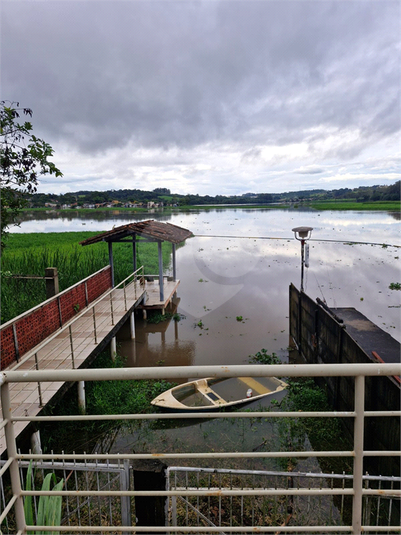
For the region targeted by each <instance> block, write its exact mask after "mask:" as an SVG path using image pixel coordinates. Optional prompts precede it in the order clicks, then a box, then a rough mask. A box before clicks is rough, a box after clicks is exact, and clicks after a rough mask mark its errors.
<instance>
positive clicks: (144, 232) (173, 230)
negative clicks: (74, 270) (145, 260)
mask: <svg viewBox="0 0 401 535" xmlns="http://www.w3.org/2000/svg"><path fill="white" fill-rule="evenodd" d="M134 235H137V236H141V237H144V238H151V239H154V240H157V241H168V242H171V243H175V244H177V243H181V242H183V241H184V240H186V239H187V238H190V237H191V236H192V232H191V231H190V230H187V229H185V228H182V227H177V226H176V225H172V224H171V223H161V222H160V221H154V220H153V219H149V220H148V221H140V222H138V223H128V225H121V226H120V227H116V228H113V229H111V230H108V231H107V232H102V233H101V234H98V235H97V236H93V237H92V238H88V239H87V240H84V241H82V242H80V244H81V245H91V244H92V243H97V242H100V241H106V242H116V241H121V240H123V239H124V238H126V237H128V236H134Z"/></svg>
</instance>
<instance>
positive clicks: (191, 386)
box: [152, 377, 287, 412]
mask: <svg viewBox="0 0 401 535" xmlns="http://www.w3.org/2000/svg"><path fill="white" fill-rule="evenodd" d="M286 387H287V384H286V383H285V382H284V381H281V380H280V379H277V378H276V377H230V378H227V379H224V378H223V379H216V378H213V377H207V378H205V379H198V380H196V381H190V382H189V383H184V384H181V385H178V386H174V387H173V388H170V390H166V392H163V394H160V395H159V396H157V397H156V398H155V399H154V400H153V401H152V405H155V406H156V407H159V408H161V409H164V410H168V411H188V412H198V411H206V412H208V411H213V410H219V409H223V408H226V407H234V406H236V405H244V404H245V403H249V402H251V401H255V400H258V399H261V398H265V397H267V396H272V395H273V394H276V393H277V392H281V391H282V390H284V389H285V388H286Z"/></svg>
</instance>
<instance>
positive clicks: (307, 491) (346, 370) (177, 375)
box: [0, 363, 401, 534]
mask: <svg viewBox="0 0 401 535" xmlns="http://www.w3.org/2000/svg"><path fill="white" fill-rule="evenodd" d="M400 374H401V364H374V363H369V364H346V365H345V364H324V365H289V364H283V365H271V366H265V365H252V366H193V367H190V368H188V367H165V368H164V367H160V368H159V367H152V368H120V369H90V370H88V369H76V370H32V371H9V372H3V373H0V385H1V392H0V393H1V404H2V411H3V421H2V422H1V423H0V429H1V428H4V430H5V436H6V444H7V450H8V461H7V462H6V464H5V465H4V466H3V467H2V469H1V470H0V476H1V475H3V474H5V473H6V472H8V473H9V476H10V481H11V496H10V498H9V500H8V503H7V505H6V507H5V509H4V511H3V513H2V514H0V523H1V522H2V521H3V520H4V519H5V518H6V516H7V515H9V514H10V511H11V510H12V509H13V511H14V514H15V519H16V523H17V529H18V530H19V531H18V533H21V534H22V533H25V532H26V530H29V531H35V530H39V529H41V530H43V531H46V530H47V531H52V530H53V531H54V530H56V531H60V532H69V533H72V532H79V531H80V530H84V531H85V532H95V533H106V532H111V531H113V532H124V533H128V532H138V531H140V532H144V533H145V532H153V533H155V532H161V533H169V532H176V531H177V527H174V526H163V527H160V526H159V527H157V526H141V527H139V526H134V527H127V526H94V525H92V526H85V527H84V528H83V527H82V526H81V527H75V526H57V527H53V528H49V527H48V528H46V527H40V526H36V527H35V526H26V524H25V517H24V511H23V499H24V497H26V496H29V495H36V496H41V495H51V494H52V491H49V492H46V491H27V490H23V488H22V487H23V486H22V484H21V480H20V473H19V469H18V463H19V461H21V460H24V461H26V460H30V459H32V460H34V461H38V460H43V461H62V462H67V461H74V462H75V461H79V460H83V461H93V462H103V461H105V462H109V461H114V460H117V461H121V460H123V459H124V460H125V459H129V460H138V459H158V460H160V459H179V460H183V461H185V460H188V459H209V460H210V459H213V460H215V459H240V458H246V459H250V458H291V457H292V458H302V457H303V458H307V457H326V458H330V457H333V458H334V457H344V456H346V457H350V458H352V459H353V474H352V475H353V484H352V487H350V488H344V489H342V488H334V489H330V488H299V489H298V488H297V489H294V488H292V489H290V490H287V491H286V490H283V489H270V488H263V489H248V490H244V489H229V488H228V489H224V490H221V489H219V490H217V491H210V490H206V491H205V490H199V489H198V490H157V491H143V490H142V491H141V490H131V491H115V492H113V491H90V490H88V491H66V490H63V491H59V492H57V493H55V494H58V495H60V496H62V497H64V498H65V497H66V496H72V495H74V496H76V495H79V496H93V497H99V498H100V497H102V496H109V495H113V496H114V495H116V496H120V497H121V496H128V497H136V496H159V497H163V498H164V499H168V498H170V497H172V496H188V497H190V496H198V495H199V496H202V495H211V493H213V492H214V493H215V494H216V493H218V495H220V496H239V495H243V496H246V495H256V494H257V495H258V496H269V495H270V496H279V495H280V496H283V495H284V496H285V495H291V496H314V495H321V496H324V495H331V496H336V495H341V496H351V497H352V522H351V524H350V525H349V526H333V525H325V526H311V525H310V526H280V527H279V531H280V532H281V533H294V532H296V533H333V532H335V533H353V534H360V533H362V532H364V533H365V532H366V533H369V532H370V533H384V532H386V533H387V532H388V533H400V532H401V528H400V526H399V525H394V526H388V525H387V526H364V525H362V520H363V517H362V500H363V497H365V496H390V495H391V496H393V497H394V496H396V497H400V496H401V491H400V490H399V489H391V490H386V489H374V488H366V487H365V484H364V476H363V459H364V457H369V456H370V457H372V456H374V457H380V456H392V457H399V456H400V454H401V451H399V450H394V451H366V450H364V446H363V444H364V422H365V418H367V417H374V416H375V417H390V416H391V417H394V416H395V417H398V418H399V417H400V416H401V411H400V410H386V411H366V410H365V408H364V399H365V378H366V377H368V376H394V375H400ZM188 375H190V376H191V377H193V378H201V377H209V376H215V377H222V376H224V377H240V376H244V375H246V376H251V377H258V376H276V377H318V376H319V377H354V378H355V392H354V403H355V404H354V409H353V410H350V411H343V412H336V411H316V412H280V411H274V412H273V411H270V412H264V411H257V412H255V411H254V412H248V411H246V412H235V413H226V412H222V413H213V412H211V413H202V414H199V413H197V414H196V418H207V419H208V418H216V419H218V418H256V417H260V418H311V417H312V418H321V417H335V418H353V419H354V447H353V449H352V450H343V451H291V452H288V451H277V452H260V451H250V452H223V453H217V452H214V451H206V452H202V453H182V452H181V453H180V452H169V453H153V454H152V453H141V454H135V453H132V454H125V453H124V455H120V454H97V453H95V454H87V453H82V454H76V453H73V454H65V453H40V454H32V453H29V454H26V453H18V451H17V448H16V443H15V438H16V437H15V436H14V430H13V423H14V422H17V421H24V422H25V421H27V422H29V421H31V422H52V421H85V420H90V421H93V420H162V419H166V418H168V419H185V418H192V419H193V418H194V414H193V413H192V414H156V413H152V414H118V415H111V416H110V415H95V416H93V415H90V416H86V415H72V416H57V415H52V416H35V417H22V416H19V417H15V416H13V413H12V410H11V404H10V395H9V385H10V384H12V383H23V382H35V383H37V382H52V381H102V380H118V381H121V380H138V379H159V380H160V379H167V380H168V379H187V378H188ZM277 530H278V527H277V526H258V527H257V531H258V532H266V533H276V532H277ZM178 531H179V532H180V533H186V532H197V533H205V532H206V533H211V532H216V533H219V532H224V533H226V532H230V533H235V532H237V533H238V532H239V533H248V532H255V527H245V526H241V527H238V526H237V527H230V526H229V527H227V526H224V527H220V526H217V527H210V526H207V527H202V526H197V527H186V526H183V527H180V528H179V529H178Z"/></svg>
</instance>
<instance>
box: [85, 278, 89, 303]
mask: <svg viewBox="0 0 401 535" xmlns="http://www.w3.org/2000/svg"><path fill="white" fill-rule="evenodd" d="M85 303H86V306H88V305H89V296H88V284H87V281H85Z"/></svg>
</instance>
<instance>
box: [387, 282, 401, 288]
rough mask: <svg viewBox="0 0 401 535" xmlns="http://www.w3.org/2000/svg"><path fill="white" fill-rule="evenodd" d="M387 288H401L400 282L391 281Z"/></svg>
mask: <svg viewBox="0 0 401 535" xmlns="http://www.w3.org/2000/svg"><path fill="white" fill-rule="evenodd" d="M389 288H390V290H401V282H392V283H391V284H390V286H389Z"/></svg>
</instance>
